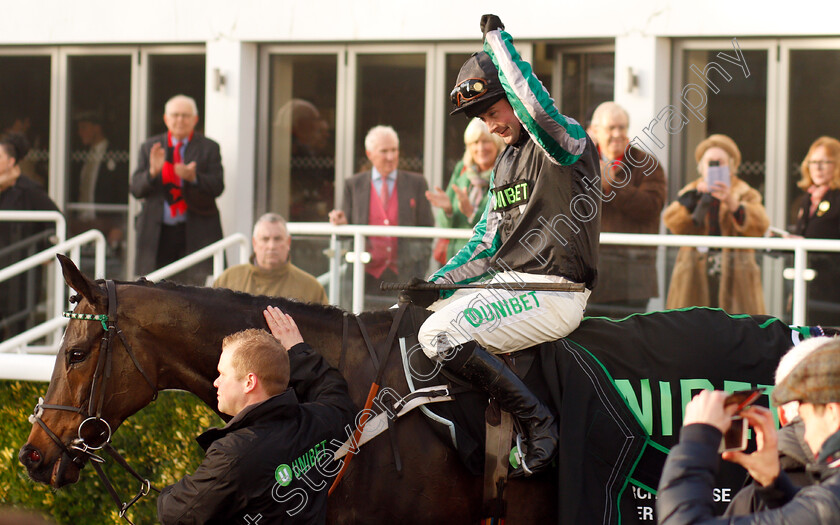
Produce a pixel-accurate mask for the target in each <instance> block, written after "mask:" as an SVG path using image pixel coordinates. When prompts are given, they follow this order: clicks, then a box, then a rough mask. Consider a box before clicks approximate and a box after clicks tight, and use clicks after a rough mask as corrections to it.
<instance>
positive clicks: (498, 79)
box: [403, 15, 601, 474]
mask: <svg viewBox="0 0 840 525" xmlns="http://www.w3.org/2000/svg"><path fill="white" fill-rule="evenodd" d="M481 29H482V32H483V33H484V35H485V43H484V51H482V52H478V53H475V54H473V55H472V56H471V57H470V58H469V59H468V60H467V61H466V62H465V63H464V65H463V66H462V67H461V71H460V72H459V74H458V80H457V82H456V84H455V88H454V89H453V90H452V93H451V95H450V96H451V100H452V103H453V104H454V105H455V109H454V111H452V114H453V115H454V114H456V113H465V114H466V116H467V117H469V118H473V117H479V118H480V119H481V120H483V121H484V122H485V123H486V124H487V125H488V127H489V128H490V131H491V133H496V134H498V135H499V136H501V137H502V139H504V141H505V143H506V144H507V145H508V147H507V148H506V149H505V150H504V152H503V153H502V155H501V156H500V157H499V159H498V161H497V163H496V166H495V168H494V173H493V176H492V181H491V188H490V193H491V195H490V199H488V204H487V208H486V209H485V210H484V213H483V215H482V217H481V220H480V221H479V222H478V223H477V224H476V226H475V228H474V230H473V236H472V238H471V239H470V240H469V242H468V243H467V245H466V246H464V248H463V249H461V250H460V251H459V252H458V253H457V254H456V255H455V256H453V257H452V259H451V260H450V261H449V262H447V263H446V264H445V265H444V266H443V267H442V268H441V269H440V270H439V271H438V272H437V273H435V274H434V275H432V277H431V278H430V281H432V282H434V283H447V284H452V283H454V284H461V283H471V282H474V281H478V280H482V279H486V278H488V277H490V278H491V280H492V281H493V282H505V283H508V284H506V285H504V286H506V288H505V289H493V290H490V289H487V290H475V289H471V290H467V289H463V290H458V291H456V292H455V293H451V292H450V293H446V292H438V291H436V290H432V291H429V290H424V291H420V290H411V289H409V290H406V291H405V292H403V294H404V296H407V297H408V298H410V299H411V300H412V301H413V302H414V303H415V304H419V305H422V306H430V309H431V310H434V311H435V313H434V314H432V315H431V317H429V318H428V319H427V320H426V322H425V323H424V324H423V326H422V327H421V328H420V333H419V340H420V344H421V345H422V347H423V351H424V352H425V353H426V354H427V355H428V356H429V357H430V358H431V359H433V360H435V361H437V362H440V363H442V365H443V366H444V368H446V369H447V370H449V371H450V372H454V373H455V374H456V375H458V376H461V377H464V378H465V379H467V380H468V381H469V382H471V383H472V384H474V385H475V386H478V387H480V388H482V389H483V390H485V391H487V393H489V394H490V395H491V396H493V397H494V398H496V400H497V401H498V402H499V404H500V406H501V407H502V408H503V409H505V410H507V411H509V412H511V413H512V414H514V415H515V416H516V417H518V418H519V419H520V421H522V422H523V423H524V431H525V434H526V435H525V438H526V442H525V446H524V448H525V451H524V458H525V461H524V463H525V465H526V468H525V469H524V473H525V474H529V473H530V472H533V471H534V470H535V469H539V468H540V467H542V466H545V465H546V464H548V463H549V462H550V461H551V460H552V458H553V457H554V454H555V453H556V451H557V439H558V430H557V425H556V424H555V420H554V417H553V415H552V413H551V411H550V410H549V409H548V407H547V406H545V405H544V404H543V403H542V402H541V401H540V400H539V399H538V398H537V397H536V396H535V395H534V394H533V393H532V392H531V391H530V390H529V389H528V388H527V387H526V386H525V384H524V383H523V382H522V381H521V380H520V379H519V377H518V376H517V375H516V374H515V373H514V372H513V371H512V370H510V369H509V368H508V367H506V366H505V365H504V364H503V363H502V361H501V360H499V359H498V358H496V357H493V356H492V355H490V354H489V353H488V352H487V351H488V350H489V351H490V352H492V353H496V354H505V353H509V352H515V351H517V350H522V349H525V348H528V347H531V346H533V345H537V344H540V343H543V342H546V341H552V340H555V339H558V338H561V337H564V336H566V335H568V334H569V333H570V332H571V331H572V330H574V329H575V328H577V326H578V325H579V324H580V321H581V318H582V317H583V311H584V308H585V307H586V301H587V299H588V297H589V294H590V292H591V289H592V287H593V286H594V284H595V277H596V267H597V253H598V242H599V240H598V239H599V233H600V208H599V207H598V204H597V201H596V199H595V198H593V196H591V195H590V194H587V192H589V191H592V190H591V189H590V188H592V187H593V186H592V185H593V184H594V185H595V186H594V187H596V188H600V187H601V186H600V183H598V169H599V163H598V155H597V151H596V148H595V146H594V145H593V143H592V141H591V140H590V139H589V137H588V136H587V135H586V133H585V132H584V130H583V128H582V127H581V126H580V124H578V123H577V122H575V121H574V120H573V119H571V118H569V117H566V116H563V115H561V114H560V112H559V111H558V110H557V108H556V107H555V106H554V101H553V100H552V99H551V97H550V96H549V94H548V93H547V92H546V91H545V89H544V88H543V86H542V84H541V83H540V81H539V80H538V79H537V77H536V76H535V75H534V74H533V72H532V70H531V66H530V64H528V63H527V62H525V61H523V60H522V59H521V58H520V56H519V53H518V52H517V51H516V49H515V48H514V47H513V41H512V39H511V37H510V35H509V34H507V33H506V32H504V31H502V30H503V29H504V25H502V23H501V20H499V18H498V17H496V16H495V15H485V16H484V17H482V20H481ZM594 197H596V198H597V194H595V195H594ZM421 282H422V281H421V280H419V279H416V280H415V281H413V283H414V284H417V283H421ZM526 283H527V284H530V283H584V284H585V285H586V290H585V291H583V292H582V293H581V292H578V293H574V292H561V291H547V292H544V291H534V290H529V289H528V287H527V286H526ZM432 303H434V304H432ZM485 349H486V350H485ZM514 474H519V472H518V471H517V472H515V473H514Z"/></svg>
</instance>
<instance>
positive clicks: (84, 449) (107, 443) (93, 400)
mask: <svg viewBox="0 0 840 525" xmlns="http://www.w3.org/2000/svg"><path fill="white" fill-rule="evenodd" d="M105 286H106V288H107V290H108V314H107V315H105V314H80V313H75V312H70V311H68V312H64V314H63V315H64V317H67V318H69V319H76V320H80V321H98V322H99V323H101V324H102V328H103V329H104V330H105V336H104V337H103V338H102V342H101V343H100V345H99V358H98V360H97V362H96V369H95V370H94V373H93V378H92V379H91V385H90V398H89V399H88V407H87V410H85V408H84V407H71V406H65V405H49V404H45V403H44V398H43V397H41V398H38V404H37V405H35V409H34V411H33V413H32V415H31V416H29V422H30V423H32V424H35V423H37V424H38V425H39V426H40V427H41V428H42V429H44V432H46V434H47V435H48V436H49V437H50V439H52V440H53V442H54V443H55V444H56V445H57V446H58V447H59V448H60V449H61V451H62V459H63V458H65V457H66V458H67V459H69V460H71V461H72V462H73V463H74V464H76V465H77V466H78V467H79V468H82V467H83V466H84V456H87V458H88V459H90V461H91V465H92V466H93V468H94V470H96V473H97V474H98V475H99V477H100V479H101V480H102V483H103V484H104V485H105V488H106V489H107V490H108V493H109V494H110V495H111V498H112V499H113V500H114V503H116V505H117V508H118V509H119V516H120V517H121V518H123V519H124V520H125V521H127V522H128V523H131V524H132V525H134V524H133V522H132V521H131V520H130V519H128V517H127V516H126V515H125V514H126V511H128V509H129V508H131V506H132V505H134V504H135V503H137V501H139V500H140V498H142V497H143V496H146V495H147V494H149V492H150V491H151V490H154V491H155V492H160V490H158V489H156V488H155V487H153V486H152V484H151V482H150V481H149V480H148V479H146V478H144V477H143V476H141V475H140V474H138V473H137V471H136V470H134V469H133V468H131V466H130V465H129V464H128V463H127V462H126V461H125V458H123V457H122V456H121V455H120V453H119V452H117V450H116V449H114V447H112V446H111V437H112V435H113V432H112V430H111V425H109V424H108V422H107V421H106V420H105V419H103V418H102V408H103V405H104V404H105V387H106V385H107V382H108V379H109V378H110V377H111V367H112V356H113V353H112V351H111V350H112V348H113V345H112V343H113V338H114V334H117V335H118V336H119V338H120V341H122V344H123V348H125V351H126V353H127V354H128V356H129V357H130V358H131V361H132V362H133V363H134V366H135V367H136V368H137V370H138V371H139V372H140V374H141V375H142V376H143V379H145V380H146V383H148V385H149V387H150V388H151V389H152V392H153V395H152V401H154V400H155V399H157V394H158V391H157V387H156V386H155V384H154V383H153V382H152V380H151V379H150V378H149V376H148V374H146V371H145V370H143V367H142V366H140V362H139V361H138V360H137V358H136V357H135V355H134V352H133V351H132V349H131V345H130V344H129V343H128V341H127V340H126V338H125V335H124V334H123V332H122V330H120V329H119V327H118V326H117V291H116V285H115V284H114V281H112V280H108V281H105ZM97 379H99V391H98V394H99V395H98V396H97V395H96V394H97ZM44 410H64V411H67V412H74V413H77V414H79V415H80V416H81V417H82V422H81V423H80V424H79V429H78V437H77V438H75V439H73V440H72V441H71V442H70V443H69V445H68V444H65V443H64V442H63V441H62V440H61V438H59V437H58V436H57V435H56V434H55V432H53V431H52V430H51V429H50V428H49V427H48V426H47V424H46V423H44V421H43V420H42V419H41V416H43V415H44ZM85 425H88V426H89V428H92V431H91V432H90V433H91V434H92V435H93V434H96V435H95V438H90V439H87V440H86V439H85V438H84V437H83V435H82V430H83V429H84V428H85ZM97 430H98V433H97ZM92 439H96V441H92ZM71 450H72V451H75V452H76V453H73V452H71ZM100 450H104V451H105V452H107V453H108V455H110V456H111V457H112V458H113V459H114V461H116V462H117V463H118V464H119V465H120V466H121V467H122V468H123V469H124V470H125V471H126V472H128V473H129V474H131V475H132V476H133V477H134V478H136V479H137V480H138V481H140V490H138V492H137V494H136V495H135V496H134V497H133V498H132V499H130V500H129V501H128V502H125V503H124V502H123V501H122V500H121V499H120V497H119V495H118V494H117V491H116V490H115V489H114V486H113V485H112V484H111V481H110V480H109V479H108V476H106V475H105V471H104V470H102V466H101V464H102V463H105V459H103V458H102V457H101V456H98V455H97V454H96V452H98V451H100ZM79 453H81V454H79Z"/></svg>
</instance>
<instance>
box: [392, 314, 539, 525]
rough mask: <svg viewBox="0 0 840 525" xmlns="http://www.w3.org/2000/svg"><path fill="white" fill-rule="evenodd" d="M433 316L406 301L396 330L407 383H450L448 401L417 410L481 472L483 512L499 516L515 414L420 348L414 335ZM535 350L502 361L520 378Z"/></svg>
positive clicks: (415, 387) (417, 386)
mask: <svg viewBox="0 0 840 525" xmlns="http://www.w3.org/2000/svg"><path fill="white" fill-rule="evenodd" d="M431 314H432V312H431V311H429V310H426V309H424V308H420V307H417V306H414V305H409V306H408V310H407V311H406V312H405V315H404V316H403V319H402V320H401V323H400V327H399V328H398V330H397V335H398V341H399V346H400V353H401V355H402V362H403V369H404V372H405V379H406V382H407V383H408V387H409V389H410V390H411V391H412V392H416V391H421V392H422V391H424V390H426V389H429V388H434V387H435V386H439V385H443V384H446V385H449V386H448V391H449V393H450V395H453V397H454V400H453V401H452V402H449V403H434V404H428V405H424V406H422V407H421V408H420V409H421V411H422V412H423V414H424V415H425V416H426V417H427V418H428V419H429V421H430V422H431V426H432V428H433V429H435V431H436V432H437V433H438V434H439V435H440V437H441V438H442V439H444V440H447V441H451V443H452V445H453V446H454V447H455V450H456V451H457V452H458V456H459V457H460V459H461V461H462V462H463V463H464V465H465V466H466V467H467V469H469V471H470V472H472V473H473V474H475V475H481V474H482V473H483V474H484V515H485V516H487V517H493V518H503V517H504V514H505V503H504V498H503V494H504V485H505V483H506V481H507V474H508V466H509V464H510V459H509V458H510V456H511V446H512V443H513V435H514V424H515V421H514V418H513V416H511V415H510V414H509V413H507V412H504V411H502V410H501V409H500V408H499V406H498V404H497V403H496V402H495V401H494V400H489V403H488V397H487V394H486V393H484V392H481V391H479V390H476V389H474V388H473V387H472V386H471V385H469V384H466V383H464V382H463V381H462V380H461V379H460V378H457V377H454V376H452V375H451V374H448V373H447V372H446V370H445V369H443V368H442V367H441V365H440V364H439V363H436V362H434V361H432V360H431V359H429V358H428V357H427V356H426V354H425V353H424V352H423V351H422V349H421V347H420V344H419V342H418V339H417V334H418V332H419V330H420V326H422V324H423V322H424V321H425V320H426V319H427V318H428V317H429V316H430V315H431ZM537 349H538V347H534V348H529V349H526V350H522V351H519V352H514V353H513V354H512V355H511V354H508V355H505V356H503V357H502V360H503V361H504V362H505V363H507V365H508V366H510V367H511V368H512V369H513V370H514V372H516V373H517V375H519V377H520V378H523V379H524V378H525V376H526V375H527V374H528V372H529V370H530V369H531V366H532V365H533V363H534V360H535V356H536V353H537ZM516 423H518V422H516Z"/></svg>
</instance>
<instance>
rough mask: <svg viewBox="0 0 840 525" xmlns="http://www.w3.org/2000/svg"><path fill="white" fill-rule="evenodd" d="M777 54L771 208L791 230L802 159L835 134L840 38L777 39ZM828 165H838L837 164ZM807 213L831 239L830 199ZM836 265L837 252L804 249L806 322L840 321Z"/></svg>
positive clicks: (839, 113)
mask: <svg viewBox="0 0 840 525" xmlns="http://www.w3.org/2000/svg"><path fill="white" fill-rule="evenodd" d="M779 53H780V57H779V58H780V64H781V67H780V69H781V71H780V74H779V85H780V90H779V92H780V96H779V99H780V100H779V105H780V111H779V112H780V114H781V115H782V116H783V118H784V124H783V125H781V126H780V128H781V130H782V136H781V137H780V140H779V147H778V154H779V165H780V167H781V169H780V170H779V180H780V183H781V185H782V188H781V190H782V191H781V192H780V199H779V200H780V203H782V204H781V205H780V206H779V209H778V210H777V211H776V214H775V217H774V219H775V220H776V223H774V224H779V225H784V226H783V227H785V228H786V229H787V230H788V231H791V232H795V231H796V224H797V222H798V216H799V212H800V209H801V208H802V206H803V203H804V204H807V202H808V199H809V198H810V194H809V193H808V192H807V191H806V189H803V188H800V187H798V186H797V183H798V182H799V181H800V180H801V179H802V170H801V167H802V162H803V161H804V160H805V157H806V155H807V154H808V150H809V149H810V146H811V144H812V143H813V142H814V141H815V140H816V139H818V138H820V137H822V136H829V137H832V138H834V139H840V126H838V122H840V108H838V106H837V104H836V101H835V99H836V93H837V90H838V88H840V40H838V39H819V40H817V39H813V40H787V41H781V43H780V45H779ZM833 167H834V169H835V170H836V169H840V168H838V166H837V165H836V164H835V165H833ZM809 215H810V218H808V219H807V220H808V222H809V223H811V224H813V227H812V228H811V231H815V230H818V229H819V228H820V226H819V225H820V223H822V224H827V225H828V226H827V227H826V229H825V230H823V231H822V232H820V233H822V234H824V235H826V236H830V237H833V238H836V237H837V236H838V235H837V234H836V233H834V234H830V233H827V232H829V231H833V232H837V231H838V229H837V223H836V217H837V212H836V211H835V210H832V209H831V207H830V199H825V200H824V201H822V202H820V203H819V208H818V209H815V210H814V212H813V214H810V213H809ZM832 217H834V218H832ZM832 221H833V225H832ZM787 266H788V267H790V266H792V264H787ZM838 266H840V255H838V254H836V253H834V254H831V253H821V254H820V253H809V255H808V261H807V268H809V269H812V270H814V272H815V273H814V277H813V279H812V280H811V281H809V282H807V283H806V292H807V309H806V317H805V322H806V323H807V324H820V325H826V326H840V297H838V288H837V282H838V274H837V271H836V268H837V267H838ZM791 289H792V285H791V282H790V281H786V287H785V292H786V294H788V295H789V294H790V291H791Z"/></svg>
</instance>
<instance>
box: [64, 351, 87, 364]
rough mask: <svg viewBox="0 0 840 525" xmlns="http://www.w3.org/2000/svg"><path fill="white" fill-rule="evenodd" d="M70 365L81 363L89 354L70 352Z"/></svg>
mask: <svg viewBox="0 0 840 525" xmlns="http://www.w3.org/2000/svg"><path fill="white" fill-rule="evenodd" d="M68 355H69V359H70V364H71V365H72V364H75V363H81V362H82V361H84V360H85V358H86V357H87V354H85V353H84V352H82V351H81V350H70V352H69V354H68Z"/></svg>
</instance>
